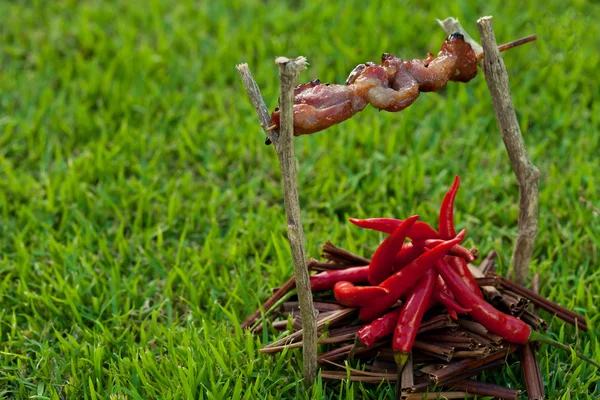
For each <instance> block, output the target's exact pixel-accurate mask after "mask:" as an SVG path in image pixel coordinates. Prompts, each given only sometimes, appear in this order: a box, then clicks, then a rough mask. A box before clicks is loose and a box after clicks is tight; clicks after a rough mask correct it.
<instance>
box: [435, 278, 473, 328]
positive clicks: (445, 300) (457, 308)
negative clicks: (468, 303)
mask: <svg viewBox="0 0 600 400" xmlns="http://www.w3.org/2000/svg"><path fill="white" fill-rule="evenodd" d="M437 303H439V304H442V305H443V306H444V307H446V310H447V311H448V314H450V317H451V318H452V319H454V320H456V319H458V315H457V313H459V314H468V313H470V312H471V309H470V308H463V307H461V305H460V304H458V303H457V302H456V300H454V298H452V296H451V295H450V294H448V293H446V292H444V291H441V290H438V288H437V286H436V288H435V290H434V291H433V294H432V295H431V300H430V303H429V304H428V307H427V309H429V308H431V307H433V306H434V305H435V304H437Z"/></svg>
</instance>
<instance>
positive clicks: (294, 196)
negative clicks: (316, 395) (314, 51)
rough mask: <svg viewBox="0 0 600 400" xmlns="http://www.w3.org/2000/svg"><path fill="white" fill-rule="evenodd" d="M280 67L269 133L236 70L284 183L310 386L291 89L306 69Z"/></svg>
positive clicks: (241, 68)
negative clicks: (277, 125) (277, 123)
mask: <svg viewBox="0 0 600 400" xmlns="http://www.w3.org/2000/svg"><path fill="white" fill-rule="evenodd" d="M275 62H276V64H277V65H278V66H279V79H280V81H281V87H280V102H281V104H280V108H281V131H280V132H277V130H275V129H271V125H272V121H271V117H270V115H269V111H268V110H267V107H266V105H265V102H264V100H263V98H262V96H261V94H260V89H259V88H258V85H257V84H256V81H255V80H254V78H253V77H252V74H251V73H250V69H249V68H248V65H247V64H240V65H238V66H237V67H236V68H237V70H238V72H239V74H240V76H241V78H242V81H243V82H244V86H245V88H246V92H247V93H248V96H249V97H250V100H251V101H252V104H253V105H254V109H255V111H256V113H257V114H258V117H259V120H260V124H261V126H262V128H263V130H264V132H265V134H266V135H267V137H268V138H269V140H270V141H271V142H272V143H273V145H274V147H275V151H276V152H277V158H278V159H279V166H280V169H281V180H282V183H283V196H284V206H285V213H286V220H287V231H288V239H289V242H290V248H291V252H292V261H293V264H294V277H295V278H296V288H297V290H298V300H299V302H300V315H301V319H302V330H303V332H304V333H303V352H302V356H303V365H304V379H305V380H306V382H307V384H308V385H312V383H313V381H314V379H315V377H316V375H317V323H316V311H315V309H314V307H313V304H312V293H311V290H310V277H309V274H308V269H307V267H306V255H305V253H304V232H303V229H302V223H301V220H300V215H301V214H300V200H299V198H298V182H297V177H296V157H295V155H294V141H293V138H294V127H293V125H294V117H293V104H294V87H295V86H296V81H297V80H298V75H299V74H300V73H301V72H302V71H304V69H306V59H305V58H304V57H298V58H296V59H293V60H291V59H288V58H285V57H278V58H277V59H276V60H275Z"/></svg>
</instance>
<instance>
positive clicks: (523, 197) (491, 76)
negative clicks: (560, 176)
mask: <svg viewBox="0 0 600 400" xmlns="http://www.w3.org/2000/svg"><path fill="white" fill-rule="evenodd" d="M438 23H439V24H440V26H441V27H442V29H444V31H445V32H446V33H447V34H450V33H452V32H460V33H462V34H463V35H464V36H465V39H466V40H467V41H468V42H469V44H471V46H472V47H473V49H474V50H475V52H476V53H479V52H480V51H481V49H482V48H483V57H484V58H483V60H479V61H478V64H479V66H482V67H483V72H484V74H485V80H486V82H487V85H488V89H489V91H490V94H491V96H492V103H493V105H494V112H495V113H496V120H497V122H498V127H499V128H500V132H501V133H502V141H503V142H504V146H505V147H506V151H507V152H508V157H509V159H510V164H511V166H512V169H513V172H514V173H515V176H516V177H517V181H518V183H519V226H518V233H517V240H516V242H515V248H514V252H513V256H512V266H513V270H514V278H515V279H514V280H515V281H516V282H517V283H519V284H521V285H522V284H523V283H525V279H526V278H527V270H528V269H529V262H530V261H531V256H532V255H533V245H534V243H535V238H536V236H537V231H538V197H539V192H538V187H539V178H540V171H539V170H538V169H537V168H536V167H535V165H533V163H532V162H531V159H530V158H529V154H527V149H526V148H525V141H524V140H523V135H522V134H521V128H519V122H518V121H517V115H516V113H515V107H514V105H513V102H512V97H511V94H510V86H509V83H508V73H507V71H506V66H505V65H504V61H502V58H501V57H500V50H499V48H498V44H497V43H496V37H495V35H494V29H493V27H492V17H483V18H480V19H479V20H478V21H477V26H478V27H479V34H480V36H481V42H482V45H483V46H480V45H479V44H478V43H477V42H476V41H475V40H473V39H472V38H471V37H470V36H469V34H468V33H467V32H466V31H465V30H464V28H463V27H462V26H461V25H460V22H459V21H458V20H457V19H455V18H452V17H449V18H446V19H445V20H443V21H440V20H438ZM531 40H535V35H531V36H528V37H527V38H524V40H523V43H525V42H527V41H531Z"/></svg>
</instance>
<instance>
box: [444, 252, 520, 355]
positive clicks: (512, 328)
mask: <svg viewBox="0 0 600 400" xmlns="http://www.w3.org/2000/svg"><path fill="white" fill-rule="evenodd" d="M435 268H436V270H437V271H438V273H439V274H440V275H441V276H442V278H444V282H446V285H448V287H449V288H450V291H451V292H452V294H453V295H454V298H456V300H457V301H458V303H459V304H460V305H461V306H463V307H470V308H471V313H470V314H471V317H473V319H474V320H475V321H477V322H479V323H480V324H481V325H483V326H484V327H485V328H486V329H487V330H488V331H490V332H492V333H494V334H496V335H499V336H501V337H502V338H504V340H506V341H507V342H511V343H519V344H524V343H527V341H528V340H529V336H530V335H531V328H530V327H529V325H527V324H526V323H525V322H523V321H521V320H520V319H518V318H515V317H513V316H511V315H507V314H504V313H503V312H500V311H498V310H496V309H495V308H494V307H492V306H491V305H490V304H489V303H487V302H486V301H485V300H483V299H482V298H480V297H478V296H477V295H476V294H475V293H473V292H472V291H471V290H470V289H469V287H468V286H467V285H466V284H465V283H464V282H463V280H462V279H461V277H460V276H459V275H458V273H456V271H454V270H453V269H452V268H450V266H449V265H448V263H446V261H444V260H438V261H437V262H436V264H435Z"/></svg>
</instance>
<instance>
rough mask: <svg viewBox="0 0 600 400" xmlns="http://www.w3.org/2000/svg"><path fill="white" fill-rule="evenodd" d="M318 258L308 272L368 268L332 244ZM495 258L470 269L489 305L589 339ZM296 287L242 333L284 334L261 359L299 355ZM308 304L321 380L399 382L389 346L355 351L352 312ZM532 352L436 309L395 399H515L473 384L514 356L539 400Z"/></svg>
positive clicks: (328, 297) (321, 300)
mask: <svg viewBox="0 0 600 400" xmlns="http://www.w3.org/2000/svg"><path fill="white" fill-rule="evenodd" d="M322 256H323V258H325V259H326V262H318V261H316V260H314V259H311V260H310V261H309V263H308V265H309V268H310V269H312V270H314V271H325V270H331V269H343V268H350V267H356V266H364V265H368V264H369V262H370V260H369V259H366V258H363V257H360V256H358V255H355V254H352V253H350V252H348V251H346V250H343V249H341V248H338V247H336V246H334V245H332V244H331V243H330V242H327V243H325V245H323V254H322ZM495 257H496V253H495V252H493V251H492V252H491V253H490V254H488V255H487V257H486V258H485V259H484V260H483V261H482V262H481V264H480V265H479V267H476V266H473V265H470V266H469V267H470V269H471V272H472V273H473V276H474V277H475V278H476V281H477V284H478V285H479V287H480V288H481V290H482V292H483V293H484V295H485V297H486V299H487V301H488V302H489V303H490V304H492V305H494V306H495V307H496V308H498V309H500V310H502V311H504V312H506V313H509V314H511V315H513V316H516V317H518V318H520V319H521V320H523V321H525V322H526V323H527V324H529V325H530V326H531V327H532V328H533V329H534V330H536V331H538V332H545V331H546V330H547V328H548V324H547V323H546V322H545V321H544V320H543V319H541V318H540V317H539V316H538V315H537V313H536V307H539V308H542V309H544V310H546V311H548V312H550V313H552V314H554V315H556V316H557V317H559V318H561V319H562V320H564V321H566V322H568V323H570V324H573V325H576V326H577V327H578V328H579V329H582V330H584V331H587V325H586V321H585V317H583V316H581V315H578V314H576V313H574V312H573V311H570V310H568V309H565V308H564V307H561V306H559V305H558V304H555V303H553V302H551V301H549V300H547V299H545V298H543V297H542V296H540V295H539V294H537V293H536V291H533V290H530V289H527V288H525V287H523V286H520V285H517V284H516V283H514V282H512V281H510V280H509V279H506V278H504V277H501V276H499V275H497V274H495V272H494V269H495V262H494V260H495ZM294 287H295V281H294V278H291V279H289V280H288V281H287V282H286V283H285V284H284V285H283V286H281V287H279V288H275V289H274V294H273V296H271V298H269V300H267V302H265V303H264V304H263V306H262V307H261V309H259V310H257V311H256V312H255V313H254V314H252V315H251V316H250V317H249V318H248V319H247V320H246V321H245V322H244V323H243V324H242V327H243V328H249V329H251V330H252V332H254V333H258V332H260V331H262V330H263V329H269V330H271V331H276V332H281V333H280V334H283V333H287V334H286V335H284V336H282V337H281V338H280V339H278V340H276V341H274V342H272V343H270V344H268V345H266V346H264V347H263V348H262V349H261V350H260V352H261V353H265V354H273V353H278V352H281V351H284V350H287V349H293V348H299V347H302V324H301V317H300V308H299V304H298V300H297V298H296V296H295V290H294ZM313 304H314V307H315V309H316V310H317V311H318V313H319V315H318V317H317V330H318V334H319V340H318V343H319V345H320V354H319V356H318V362H319V364H320V365H321V376H322V377H323V379H330V380H342V379H349V380H352V381H359V382H365V383H381V382H382V381H383V380H387V381H390V382H396V381H397V369H396V364H395V363H394V358H393V352H392V347H391V338H388V339H386V340H383V341H380V342H378V343H375V344H374V345H372V346H370V347H360V348H358V347H355V344H354V343H355V336H356V332H357V331H358V330H359V329H360V328H362V326H363V325H361V324H360V323H358V321H357V313H358V309H356V308H349V307H346V306H343V305H341V304H339V303H337V302H336V300H335V298H334V296H333V294H332V293H331V292H323V293H315V294H314V303H313ZM261 316H262V318H261ZM536 350H537V349H536V345H534V344H531V343H528V344H526V345H514V344H508V343H506V342H504V341H503V340H502V338H501V337H499V336H497V335H494V334H492V333H490V332H488V331H487V329H486V328H484V327H483V326H482V325H480V324H478V323H477V322H474V321H473V320H471V319H470V318H469V317H468V316H464V315H463V316H460V317H459V319H458V320H452V319H451V318H450V316H449V315H448V314H447V312H446V311H445V310H444V309H442V308H434V309H432V310H431V311H430V312H428V314H427V315H426V317H425V318H424V320H423V321H422V323H421V327H420V329H419V333H418V336H417V340H416V342H415V344H414V347H413V351H412V356H411V360H409V363H408V364H407V365H406V367H405V368H404V370H403V373H402V382H401V387H402V392H401V393H400V395H401V398H404V399H423V398H425V399H426V398H438V397H437V396H440V395H441V396H442V397H441V398H447V399H457V398H460V399H462V398H465V397H469V396H475V395H479V396H493V397H496V398H501V399H516V398H518V396H519V393H520V391H519V390H516V389H512V388H506V387H502V386H498V385H493V384H489V383H484V382H480V381H477V380H474V379H472V378H474V377H476V376H477V375H479V374H480V373H481V372H482V371H485V370H489V369H494V368H498V367H501V366H503V365H504V364H505V363H507V360H508V359H509V355H511V354H513V353H518V355H519V358H520V361H521V370H522V372H523V379H524V382H525V387H526V389H527V395H528V397H529V398H530V399H542V398H544V385H543V380H542V377H541V374H540V369H539V365H538V362H537V359H536V357H535V352H536ZM349 359H351V360H352V361H351V363H350V364H352V365H353V366H354V367H350V364H345V360H349ZM440 390H441V391H442V392H439V391H440ZM430 392H432V393H430Z"/></svg>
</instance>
